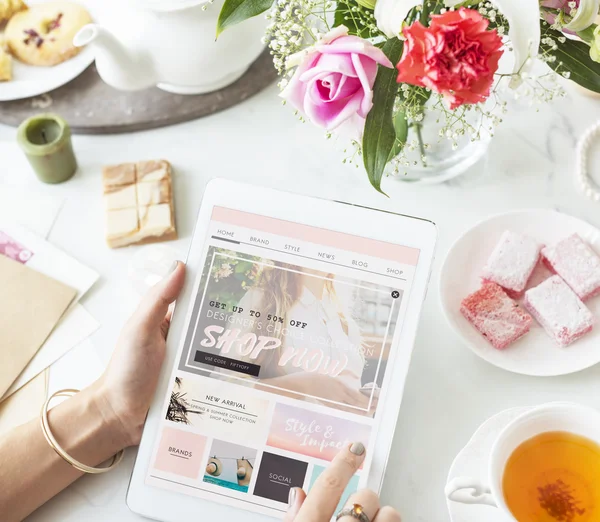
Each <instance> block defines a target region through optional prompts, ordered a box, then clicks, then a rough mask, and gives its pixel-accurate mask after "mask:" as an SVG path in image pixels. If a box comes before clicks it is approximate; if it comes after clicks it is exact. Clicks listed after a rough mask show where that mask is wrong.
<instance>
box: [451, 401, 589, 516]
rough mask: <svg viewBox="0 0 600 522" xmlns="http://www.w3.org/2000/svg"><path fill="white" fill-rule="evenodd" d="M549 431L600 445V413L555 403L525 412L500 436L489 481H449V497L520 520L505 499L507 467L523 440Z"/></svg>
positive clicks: (466, 478) (586, 408) (494, 449)
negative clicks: (581, 438) (570, 434)
mask: <svg viewBox="0 0 600 522" xmlns="http://www.w3.org/2000/svg"><path fill="white" fill-rule="evenodd" d="M549 432H569V433H572V434H575V435H580V436H582V437H585V438H587V439H589V440H591V441H593V442H595V443H597V444H600V412H599V411H597V410H595V409H593V408H589V407H586V406H581V405H578V404H573V403H567V402H555V403H550V404H544V405H541V406H537V407H535V408H533V409H531V410H529V411H527V412H525V413H523V414H522V415H520V416H519V417H517V418H516V419H515V420H513V421H512V422H511V423H510V424H509V425H508V426H506V427H505V428H504V430H502V431H501V432H500V434H499V435H498V437H497V438H496V440H495V442H494V445H493V446H492V451H491V453H490V457H489V461H488V477H487V483H484V482H482V480H480V479H478V478H470V477H457V478H455V479H453V480H451V481H450V482H449V483H448V484H447V486H446V489H445V492H446V497H447V498H448V499H449V500H452V501H454V502H460V503H463V504H483V505H488V506H494V507H497V508H498V509H500V510H501V511H502V513H503V514H504V515H505V516H506V517H507V518H506V520H507V521H512V522H519V521H518V520H517V519H516V518H515V516H514V515H513V514H512V513H511V510H510V509H509V507H508V505H507V503H506V500H505V496H504V492H503V486H502V484H503V477H504V472H505V467H506V464H507V462H508V460H509V458H510V457H511V455H512V454H513V452H514V451H515V450H516V449H517V448H518V447H519V446H521V444H522V443H524V442H525V441H528V440H530V439H532V438H533V437H536V436H538V435H541V434H543V433H549Z"/></svg>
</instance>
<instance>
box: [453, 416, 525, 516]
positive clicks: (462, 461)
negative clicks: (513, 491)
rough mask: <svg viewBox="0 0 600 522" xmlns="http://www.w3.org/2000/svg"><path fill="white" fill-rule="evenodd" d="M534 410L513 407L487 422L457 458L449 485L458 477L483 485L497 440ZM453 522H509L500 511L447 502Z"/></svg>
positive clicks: (489, 507) (486, 507) (492, 508)
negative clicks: (512, 424)
mask: <svg viewBox="0 0 600 522" xmlns="http://www.w3.org/2000/svg"><path fill="white" fill-rule="evenodd" d="M529 409H531V408H525V407H522V408H511V409H509V410H504V411H502V412H500V413H498V414H496V415H494V416H493V417H491V418H490V419H488V420H487V421H485V422H484V423H483V424H482V425H481V426H480V427H479V428H478V429H477V431H476V432H475V434H474V435H473V436H472V437H471V440H470V441H469V442H468V443H467V445H466V446H465V447H464V448H463V449H462V450H461V451H460V453H459V454H458V455H457V456H456V458H455V459H454V462H453V463H452V466H450V471H449V472H448V479H447V481H446V483H448V482H450V480H452V479H454V478H456V477H473V478H477V479H480V480H481V481H482V482H483V483H486V482H487V480H488V458H489V455H490V451H491V450H492V446H493V444H494V441H495V440H496V437H497V436H498V435H499V434H500V432H501V431H502V430H503V429H504V428H505V427H506V426H507V425H508V424H509V423H510V422H512V421H513V420H514V419H516V418H517V417H518V416H519V415H521V414H523V413H525V412H526V411H528V410H529ZM446 502H447V504H448V512H449V513H450V520H451V522H481V521H482V520H485V522H509V521H508V518H507V517H506V516H505V515H503V514H502V513H501V512H500V510H499V509H498V508H495V507H491V506H479V505H468V504H461V503H459V502H452V501H451V500H447V501H446Z"/></svg>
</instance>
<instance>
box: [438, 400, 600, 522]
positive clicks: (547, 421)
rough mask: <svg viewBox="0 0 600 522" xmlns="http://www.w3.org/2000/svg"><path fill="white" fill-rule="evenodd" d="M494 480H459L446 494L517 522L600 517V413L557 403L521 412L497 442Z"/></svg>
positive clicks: (580, 521) (582, 521)
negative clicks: (494, 507) (482, 505)
mask: <svg viewBox="0 0 600 522" xmlns="http://www.w3.org/2000/svg"><path fill="white" fill-rule="evenodd" d="M488 480H489V487H488V486H484V485H483V484H482V483H481V482H480V481H479V480H477V479H472V478H466V477H460V478H457V479H454V480H452V481H451V482H450V483H449V484H448V485H447V486H446V495H447V497H448V498H449V499H450V500H453V501H456V502H462V503H466V504H487V505H490V506H496V507H498V508H499V509H500V510H501V511H503V512H504V513H505V514H506V516H507V517H508V518H507V520H511V521H514V522H597V521H599V520H600V412H598V411H597V410H594V409H592V408H587V407H585V406H579V405H576V404H569V403H552V404H547V405H543V406H539V407H537V408H534V409H532V410H530V411H528V412H526V413H524V414H523V415H521V416H519V417H518V418H517V419H515V420H514V421H513V422H511V423H510V424H509V425H508V426H507V427H506V428H505V429H504V430H503V431H502V432H501V433H500V435H499V436H498V438H497V439H496V441H495V443H494V445H493V447H492V451H491V454H490V460H489V477H488Z"/></svg>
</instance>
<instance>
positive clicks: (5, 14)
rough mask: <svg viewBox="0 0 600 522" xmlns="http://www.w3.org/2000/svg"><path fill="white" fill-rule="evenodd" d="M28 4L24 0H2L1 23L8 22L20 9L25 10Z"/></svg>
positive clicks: (0, 2)
mask: <svg viewBox="0 0 600 522" xmlns="http://www.w3.org/2000/svg"><path fill="white" fill-rule="evenodd" d="M25 9H27V6H26V5H25V3H24V2H23V0H0V24H3V23H4V22H8V21H9V20H10V19H11V17H12V16H13V15H15V14H17V13H18V12H19V11H25Z"/></svg>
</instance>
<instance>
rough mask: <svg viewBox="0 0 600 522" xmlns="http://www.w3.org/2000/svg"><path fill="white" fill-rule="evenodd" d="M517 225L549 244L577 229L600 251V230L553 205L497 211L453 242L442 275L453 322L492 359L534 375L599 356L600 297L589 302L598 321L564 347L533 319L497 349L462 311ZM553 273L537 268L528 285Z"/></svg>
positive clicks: (564, 370)
mask: <svg viewBox="0 0 600 522" xmlns="http://www.w3.org/2000/svg"><path fill="white" fill-rule="evenodd" d="M505 230H512V231H514V232H518V233H521V234H527V235H530V236H532V237H534V238H536V239H537V240H538V241H539V242H541V243H543V244H546V245H549V244H552V243H556V242H558V241H560V240H561V239H564V238H565V237H567V236H569V235H571V234H574V233H577V234H579V235H580V236H581V237H582V238H583V239H584V240H585V241H587V242H588V243H589V244H590V246H591V247H592V248H593V249H594V250H595V251H596V252H599V253H600V230H598V229H597V228H595V227H593V226H592V225H590V224H589V223H586V222H585V221H582V220H580V219H577V218H574V217H572V216H569V215H567V214H563V213H560V212H556V211H554V210H543V209H540V210H523V211H517V212H509V213H506V214H500V215H497V216H492V217H490V218H488V219H486V220H484V221H482V222H480V223H479V224H477V225H475V226H474V227H473V228H471V229H469V230H467V232H465V233H464V234H463V235H462V236H461V237H460V238H459V239H458V240H457V241H456V242H455V243H454V245H453V246H452V248H451V249H450V251H449V252H448V255H447V256H446V259H445V261H444V265H443V267H442V271H441V276H440V300H441V303H442V309H443V311H444V314H445V316H446V319H447V320H448V322H449V323H450V326H451V327H452V328H453V329H454V331H456V333H457V334H458V335H459V336H460V337H461V338H462V340H463V341H464V342H465V344H466V345H467V346H468V347H469V348H470V349H471V350H473V352H475V353H476V354H477V355H479V357H481V358H482V359H484V360H486V361H487V362H489V363H490V364H493V365H494V366H497V367H499V368H502V369H504V370H508V371H510V372H514V373H520V374H523V375H533V376H540V377H541V376H553V375H565V374H568V373H574V372H577V371H581V370H584V369H585V368H589V367H590V366H593V365H595V364H597V363H599V362H600V297H597V298H593V299H590V300H589V301H587V302H586V305H587V306H588V307H589V308H590V310H591V311H592V313H593V314H594V315H595V316H596V317H597V319H598V324H597V325H596V327H595V328H594V329H593V330H592V332H590V333H589V334H587V335H585V336H584V337H582V338H581V339H579V340H578V341H576V342H575V343H573V344H572V345H571V346H568V347H566V348H561V347H559V346H558V345H557V344H556V343H555V342H554V341H553V340H552V339H551V338H550V337H549V336H548V335H547V334H546V332H545V331H544V330H543V329H542V327H541V326H540V325H539V324H538V323H537V322H536V321H535V320H534V323H533V325H532V327H531V331H530V332H529V333H527V334H526V335H525V336H523V337H522V338H521V339H519V340H518V341H517V342H515V343H513V344H512V345H510V346H509V347H508V348H506V349H505V350H497V349H495V348H494V347H493V346H492V345H491V344H489V343H488V341H487V340H486V339H485V338H484V337H483V336H482V335H481V334H480V333H479V332H478V331H477V330H475V328H474V327H473V326H472V325H471V324H470V323H469V322H468V321H467V320H466V319H465V318H464V317H463V315H462V314H461V313H460V303H461V301H462V300H463V299H464V298H465V297H467V295H469V294H470V293H472V292H474V291H475V290H477V289H478V288H479V286H480V284H481V279H480V274H481V270H482V268H483V266H484V265H485V263H486V261H487V259H488V257H489V255H490V254H491V252H492V250H493V249H494V246H495V245H496V243H497V241H498V240H499V238H500V236H501V235H502V232H504V231H505ZM548 275H550V273H549V272H548V271H540V272H538V271H537V270H536V272H534V275H533V276H532V280H531V281H530V282H529V285H528V288H529V287H532V286H535V285H536V284H539V283H540V282H541V281H543V280H544V278H545V277H547V276H548Z"/></svg>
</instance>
